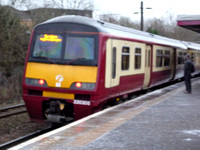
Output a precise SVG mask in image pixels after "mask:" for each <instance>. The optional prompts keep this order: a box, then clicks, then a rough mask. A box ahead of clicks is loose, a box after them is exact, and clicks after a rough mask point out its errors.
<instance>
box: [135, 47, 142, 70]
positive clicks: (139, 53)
mask: <svg viewBox="0 0 200 150" xmlns="http://www.w3.org/2000/svg"><path fill="white" fill-rule="evenodd" d="M141 56H142V51H141V48H136V49H135V69H140V68H141V58H142V57H141Z"/></svg>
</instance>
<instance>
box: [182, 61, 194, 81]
mask: <svg viewBox="0 0 200 150" xmlns="http://www.w3.org/2000/svg"><path fill="white" fill-rule="evenodd" d="M192 72H194V64H193V62H192V61H191V60H190V59H187V60H186V61H185V64H184V77H185V79H190V77H191V73H192Z"/></svg>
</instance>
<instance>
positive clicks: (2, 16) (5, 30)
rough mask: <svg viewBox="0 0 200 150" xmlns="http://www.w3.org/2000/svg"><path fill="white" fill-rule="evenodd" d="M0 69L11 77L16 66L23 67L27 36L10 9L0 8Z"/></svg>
mask: <svg viewBox="0 0 200 150" xmlns="http://www.w3.org/2000/svg"><path fill="white" fill-rule="evenodd" d="M0 22H1V23H0V33H1V36H0V67H1V68H3V70H4V72H5V74H6V76H11V74H12V71H13V70H14V69H15V68H16V67H17V66H23V64H24V60H25V53H26V50H27V47H28V40H29V36H28V35H27V34H26V29H27V28H25V27H23V26H21V25H20V20H19V18H18V17H17V16H16V15H15V14H13V13H12V9H11V8H10V7H0Z"/></svg>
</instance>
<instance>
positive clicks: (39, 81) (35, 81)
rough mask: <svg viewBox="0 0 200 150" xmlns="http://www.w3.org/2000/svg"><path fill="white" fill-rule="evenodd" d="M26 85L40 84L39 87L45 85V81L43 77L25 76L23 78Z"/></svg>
mask: <svg viewBox="0 0 200 150" xmlns="http://www.w3.org/2000/svg"><path fill="white" fill-rule="evenodd" d="M25 83H26V85H31V86H41V87H47V83H46V81H45V80H44V79H31V78H26V79H25Z"/></svg>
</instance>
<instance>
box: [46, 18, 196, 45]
mask: <svg viewBox="0 0 200 150" xmlns="http://www.w3.org/2000/svg"><path fill="white" fill-rule="evenodd" d="M57 22H60V23H61V22H62V23H77V24H83V25H88V26H92V27H94V28H96V29H97V30H98V31H99V32H103V33H108V34H112V35H114V36H119V37H124V38H133V39H136V40H140V41H145V42H147V43H149V44H152V43H153V44H160V45H166V46H173V47H176V48H181V49H188V48H195V49H200V45H199V44H194V43H190V44H189V43H187V42H182V41H180V40H175V39H171V38H167V37H163V36H159V35H154V34H151V33H147V32H143V31H139V30H136V29H132V28H127V27H123V26H120V25H115V24H112V23H108V22H104V21H100V20H95V19H92V18H88V17H83V16H74V15H67V16H66V15H65V16H60V17H56V18H53V19H50V20H47V21H45V22H43V23H42V24H48V23H57Z"/></svg>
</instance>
